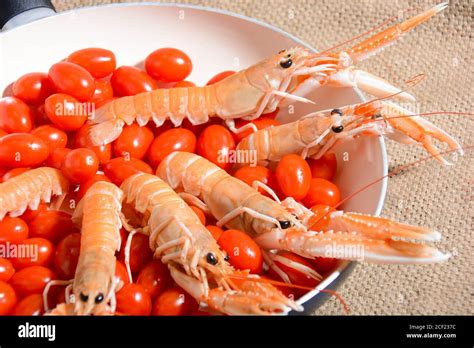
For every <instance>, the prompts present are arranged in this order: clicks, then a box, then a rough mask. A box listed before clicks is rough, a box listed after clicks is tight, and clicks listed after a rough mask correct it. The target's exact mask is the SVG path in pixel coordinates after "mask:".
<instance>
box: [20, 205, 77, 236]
mask: <svg viewBox="0 0 474 348" xmlns="http://www.w3.org/2000/svg"><path fill="white" fill-rule="evenodd" d="M28 225H29V227H30V237H32V238H34V237H39V238H46V239H48V240H50V241H51V242H53V243H56V242H58V241H59V240H61V239H62V238H64V237H65V236H67V235H68V234H70V233H72V232H76V228H75V227H74V224H73V223H72V221H71V215H69V214H68V213H66V212H64V211H58V210H47V211H44V212H42V213H41V214H38V215H37V216H35V217H34V218H33V219H31V220H30V222H29V224H28Z"/></svg>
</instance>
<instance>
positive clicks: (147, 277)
mask: <svg viewBox="0 0 474 348" xmlns="http://www.w3.org/2000/svg"><path fill="white" fill-rule="evenodd" d="M170 282H171V277H170V274H169V271H168V267H166V266H165V265H164V264H163V263H162V262H161V261H159V260H153V261H151V262H150V263H149V264H148V265H146V266H145V267H144V268H143V269H142V270H141V271H140V274H139V275H138V278H137V284H140V285H141V286H143V289H145V291H146V292H147V293H148V295H150V298H151V299H152V300H154V299H155V298H156V297H157V296H158V294H159V293H160V292H161V291H162V290H163V289H164V288H166V286H167V285H168V284H169V283H170Z"/></svg>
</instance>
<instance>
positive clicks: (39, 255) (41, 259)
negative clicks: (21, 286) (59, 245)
mask: <svg viewBox="0 0 474 348" xmlns="http://www.w3.org/2000/svg"><path fill="white" fill-rule="evenodd" d="M17 245H18V246H19V247H20V248H22V247H24V248H25V249H24V250H35V253H34V254H33V253H31V255H22V256H24V257H17V258H13V259H12V262H13V265H14V267H15V269H16V270H19V269H22V268H26V267H31V266H45V267H49V266H50V265H51V263H52V262H53V258H54V244H53V243H51V242H50V241H49V240H47V239H44V238H28V239H25V240H24V241H22V242H21V243H18V244H17Z"/></svg>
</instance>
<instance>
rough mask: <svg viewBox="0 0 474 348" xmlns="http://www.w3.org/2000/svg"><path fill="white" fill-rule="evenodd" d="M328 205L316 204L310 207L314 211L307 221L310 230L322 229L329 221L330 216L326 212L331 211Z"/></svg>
mask: <svg viewBox="0 0 474 348" xmlns="http://www.w3.org/2000/svg"><path fill="white" fill-rule="evenodd" d="M333 210H334V209H332V208H331V207H330V206H329V205H325V204H317V205H315V206H312V207H311V211H312V212H313V213H314V216H312V217H311V218H310V219H309V221H308V226H309V229H310V230H311V231H324V230H325V229H326V227H327V226H328V224H329V222H330V216H329V214H328V213H330V212H331V211H333Z"/></svg>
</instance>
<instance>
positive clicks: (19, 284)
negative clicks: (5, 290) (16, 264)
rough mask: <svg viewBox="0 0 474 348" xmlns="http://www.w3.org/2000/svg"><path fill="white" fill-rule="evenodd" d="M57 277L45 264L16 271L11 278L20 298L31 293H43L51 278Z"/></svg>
mask: <svg viewBox="0 0 474 348" xmlns="http://www.w3.org/2000/svg"><path fill="white" fill-rule="evenodd" d="M54 279H57V278H56V274H55V273H54V272H53V271H52V270H50V269H49V268H46V267H43V266H31V267H26V268H23V269H21V270H19V271H18V272H16V273H15V274H14V275H13V277H12V278H11V279H10V284H11V286H12V287H13V288H14V289H15V292H16V294H17V295H18V297H19V298H23V297H26V296H28V295H31V294H42V293H43V290H44V288H45V286H46V284H48V283H49V282H50V281H51V280H54Z"/></svg>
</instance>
